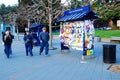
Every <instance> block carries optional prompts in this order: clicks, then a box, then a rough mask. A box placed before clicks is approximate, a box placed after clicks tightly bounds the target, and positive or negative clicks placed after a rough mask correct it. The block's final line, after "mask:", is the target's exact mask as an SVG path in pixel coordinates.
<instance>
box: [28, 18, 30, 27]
mask: <svg viewBox="0 0 120 80" xmlns="http://www.w3.org/2000/svg"><path fill="white" fill-rule="evenodd" d="M29 27H30V19H28V29H29Z"/></svg>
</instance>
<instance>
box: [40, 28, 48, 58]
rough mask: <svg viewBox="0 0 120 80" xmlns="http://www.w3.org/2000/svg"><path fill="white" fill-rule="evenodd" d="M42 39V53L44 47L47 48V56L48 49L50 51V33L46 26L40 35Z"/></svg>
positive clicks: (46, 54) (46, 53)
mask: <svg viewBox="0 0 120 80" xmlns="http://www.w3.org/2000/svg"><path fill="white" fill-rule="evenodd" d="M39 39H40V53H39V54H40V55H41V53H42V52H43V49H44V48H45V56H48V51H49V43H48V41H49V33H48V32H47V31H46V28H45V27H44V28H43V29H42V32H41V33H40V35H39Z"/></svg>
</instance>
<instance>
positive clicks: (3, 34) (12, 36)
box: [2, 30, 14, 55]
mask: <svg viewBox="0 0 120 80" xmlns="http://www.w3.org/2000/svg"><path fill="white" fill-rule="evenodd" d="M6 32H7V33H9V35H10V36H11V38H12V40H13V39H14V35H12V34H11V33H10V30H6ZM6 32H2V45H4V44H5V41H4V38H5V35H6ZM11 46H12V45H11ZM11 46H10V55H12V47H11ZM4 47H5V45H4ZM4 53H6V52H5V49H4Z"/></svg>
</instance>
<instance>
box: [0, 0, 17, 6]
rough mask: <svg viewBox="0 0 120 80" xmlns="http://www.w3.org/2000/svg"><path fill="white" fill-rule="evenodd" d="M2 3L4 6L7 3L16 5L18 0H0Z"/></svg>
mask: <svg viewBox="0 0 120 80" xmlns="http://www.w3.org/2000/svg"><path fill="white" fill-rule="evenodd" d="M2 3H4V4H5V5H6V6H8V5H11V6H12V5H16V4H18V0H0V4H2Z"/></svg>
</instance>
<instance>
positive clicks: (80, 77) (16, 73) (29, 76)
mask: <svg viewBox="0 0 120 80" xmlns="http://www.w3.org/2000/svg"><path fill="white" fill-rule="evenodd" d="M0 43H1V41H0ZM102 44H109V43H95V58H94V59H88V60H86V62H87V63H84V64H83V63H80V62H81V55H82V52H81V51H78V50H73V49H71V52H70V53H62V54H61V51H60V44H59V39H55V40H54V41H53V46H54V47H57V48H58V49H56V50H50V51H49V54H50V56H49V57H45V56H44V53H43V54H42V55H41V56H39V54H38V53H39V47H34V49H33V54H34V56H33V57H30V56H25V49H24V44H23V41H22V40H21V41H14V43H13V45H12V46H13V55H12V56H11V58H10V59H7V58H6V56H5V55H4V53H3V49H4V46H2V45H1V44H0V80H120V74H118V73H114V72H111V71H109V70H107V68H108V67H109V66H110V65H111V64H105V63H103V60H102ZM116 51H117V52H116V54H117V55H116V56H117V62H116V64H119V63H120V54H119V52H120V45H119V44H117V49H116Z"/></svg>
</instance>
